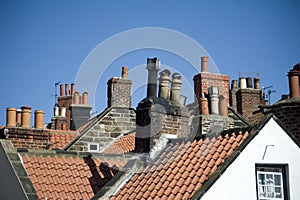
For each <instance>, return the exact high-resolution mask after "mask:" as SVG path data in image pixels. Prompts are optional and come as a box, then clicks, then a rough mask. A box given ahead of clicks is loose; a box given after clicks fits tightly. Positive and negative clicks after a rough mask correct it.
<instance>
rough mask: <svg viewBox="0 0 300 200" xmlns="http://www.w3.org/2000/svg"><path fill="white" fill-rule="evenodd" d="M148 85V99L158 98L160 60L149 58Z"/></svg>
mask: <svg viewBox="0 0 300 200" xmlns="http://www.w3.org/2000/svg"><path fill="white" fill-rule="evenodd" d="M146 69H147V70H148V85H147V97H151V96H157V72H158V70H159V60H158V59H157V58H147V68H146Z"/></svg>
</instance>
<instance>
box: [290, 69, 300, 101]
mask: <svg viewBox="0 0 300 200" xmlns="http://www.w3.org/2000/svg"><path fill="white" fill-rule="evenodd" d="M288 77H289V86H290V97H291V98H295V97H299V71H298V70H295V69H293V70H290V71H289V73H288Z"/></svg>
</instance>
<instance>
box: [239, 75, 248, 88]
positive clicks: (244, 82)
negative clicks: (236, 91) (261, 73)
mask: <svg viewBox="0 0 300 200" xmlns="http://www.w3.org/2000/svg"><path fill="white" fill-rule="evenodd" d="M240 88H241V89H246V88H247V83H246V79H245V78H244V77H240Z"/></svg>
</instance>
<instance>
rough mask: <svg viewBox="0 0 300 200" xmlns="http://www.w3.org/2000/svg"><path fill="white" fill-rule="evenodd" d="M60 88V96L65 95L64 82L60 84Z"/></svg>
mask: <svg viewBox="0 0 300 200" xmlns="http://www.w3.org/2000/svg"><path fill="white" fill-rule="evenodd" d="M59 89H60V96H64V95H65V94H64V85H63V84H60V85H59Z"/></svg>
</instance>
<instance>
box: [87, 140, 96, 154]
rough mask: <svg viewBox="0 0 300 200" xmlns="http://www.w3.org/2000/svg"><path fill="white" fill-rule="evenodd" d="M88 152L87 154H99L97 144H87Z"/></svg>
mask: <svg viewBox="0 0 300 200" xmlns="http://www.w3.org/2000/svg"><path fill="white" fill-rule="evenodd" d="M88 151H89V152H99V144H98V143H93V142H90V143H88Z"/></svg>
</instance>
